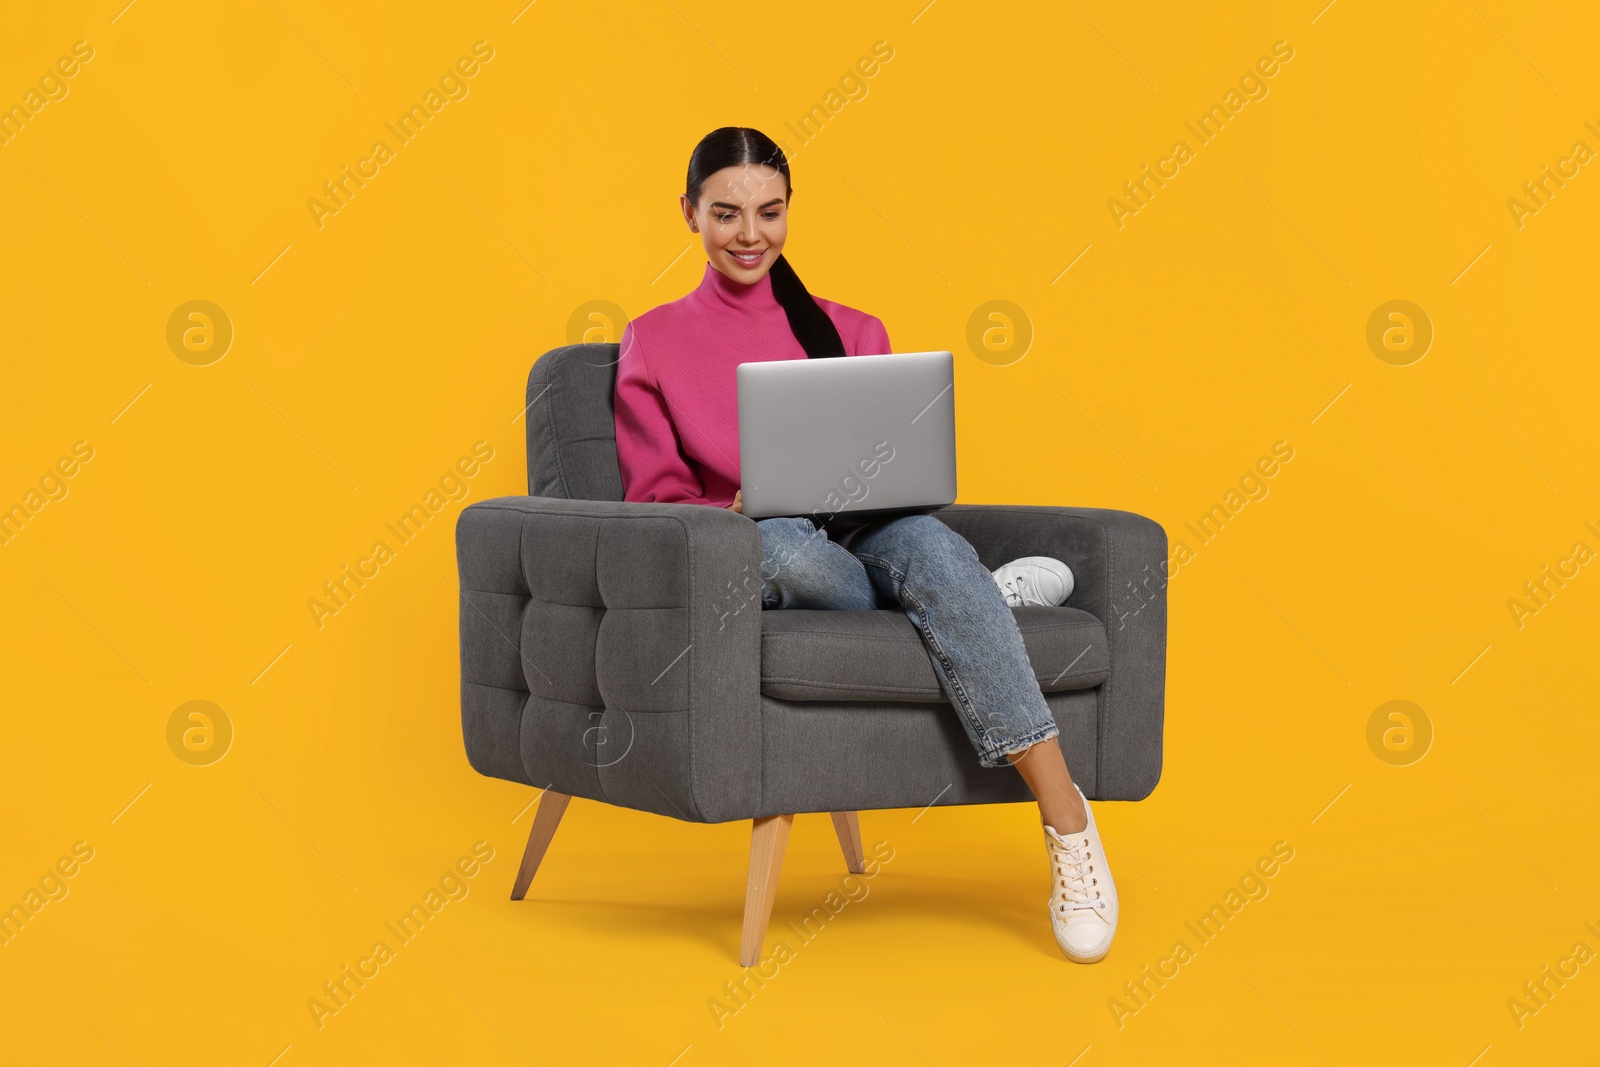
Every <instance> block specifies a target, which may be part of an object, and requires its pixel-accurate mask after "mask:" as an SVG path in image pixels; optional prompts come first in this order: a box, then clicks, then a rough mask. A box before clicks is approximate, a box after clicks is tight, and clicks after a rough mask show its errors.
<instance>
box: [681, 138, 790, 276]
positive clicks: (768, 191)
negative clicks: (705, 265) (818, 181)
mask: <svg viewBox="0 0 1600 1067" xmlns="http://www.w3.org/2000/svg"><path fill="white" fill-rule="evenodd" d="M678 200H679V202H680V204H681V205H682V207H683V217H684V220H685V221H686V222H688V224H689V229H691V230H693V231H694V232H695V233H698V234H699V235H700V240H701V241H702V242H704V244H705V246H706V259H707V260H708V261H709V262H710V263H711V265H712V266H713V267H715V268H716V269H717V270H719V271H721V272H722V273H723V274H726V275H727V276H728V277H730V278H732V279H733V280H734V281H738V282H743V283H744V284H746V285H754V284H755V283H756V282H758V281H760V280H761V279H762V277H763V276H765V274H766V273H767V271H769V270H771V269H772V264H773V262H774V261H775V260H776V259H777V258H778V254H779V253H780V252H782V251H783V242H784V241H785V240H787V239H788V236H789V183H788V182H787V181H785V180H784V177H783V175H782V174H780V173H779V172H778V171H777V169H776V168H774V167H769V166H766V165H765V164H754V163H753V164H747V165H744V166H738V167H724V168H722V169H721V170H719V171H717V172H716V173H715V174H713V175H711V177H709V178H707V179H706V181H705V184H704V185H702V186H701V187H700V203H698V204H691V203H690V202H689V198H688V197H687V196H683V195H681V194H680V195H679V197H678Z"/></svg>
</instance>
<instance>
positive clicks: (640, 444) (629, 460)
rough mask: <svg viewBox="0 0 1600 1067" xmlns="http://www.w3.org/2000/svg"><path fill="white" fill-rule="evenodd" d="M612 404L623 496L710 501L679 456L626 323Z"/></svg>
mask: <svg viewBox="0 0 1600 1067" xmlns="http://www.w3.org/2000/svg"><path fill="white" fill-rule="evenodd" d="M615 407H616V420H617V465H618V466H619V467H620V468H621V471H622V495H623V499H625V500H634V501H650V502H655V503H662V504H708V503H710V501H708V500H707V499H706V496H705V487H704V486H703V485H701V484H700V478H699V476H698V475H696V474H695V472H694V471H693V470H691V469H690V467H689V464H688V462H687V461H686V460H685V459H684V456H683V450H682V448H681V447H680V446H679V444H678V431H677V427H675V426H674V425H673V422H672V416H671V413H670V412H669V411H668V409H667V402H666V398H665V397H663V396H662V394H661V390H660V388H659V387H658V386H657V385H656V383H655V381H654V380H653V379H652V378H651V377H650V371H649V367H648V365H647V364H646V363H645V359H644V346H643V344H642V343H640V341H639V338H638V336H637V335H636V334H635V332H634V329H633V325H632V324H631V323H630V324H629V325H628V326H627V328H625V329H624V330H623V331H622V345H621V356H620V358H619V359H618V361H617V390H616V404H615Z"/></svg>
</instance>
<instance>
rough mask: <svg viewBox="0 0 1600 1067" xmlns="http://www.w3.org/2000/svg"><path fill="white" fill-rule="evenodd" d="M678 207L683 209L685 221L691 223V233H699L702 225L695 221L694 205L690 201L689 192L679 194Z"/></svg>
mask: <svg viewBox="0 0 1600 1067" xmlns="http://www.w3.org/2000/svg"><path fill="white" fill-rule="evenodd" d="M678 207H679V208H680V209H681V210H682V211H683V221H684V222H687V223H688V224H689V232H690V233H699V232H700V227H699V225H698V224H697V223H696V222H695V221H694V205H693V204H691V203H689V196H688V194H687V193H679V194H678Z"/></svg>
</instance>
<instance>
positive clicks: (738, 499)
mask: <svg viewBox="0 0 1600 1067" xmlns="http://www.w3.org/2000/svg"><path fill="white" fill-rule="evenodd" d="M728 510H729V511H732V512H735V513H736V514H739V515H743V514H744V490H743V489H739V490H737V491H735V492H734V494H733V503H731V504H729V505H728Z"/></svg>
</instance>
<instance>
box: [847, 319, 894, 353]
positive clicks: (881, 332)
mask: <svg viewBox="0 0 1600 1067" xmlns="http://www.w3.org/2000/svg"><path fill="white" fill-rule="evenodd" d="M865 318H866V321H865V322H863V323H862V324H861V327H860V329H859V330H858V331H857V334H856V343H855V346H854V350H853V351H852V352H851V353H850V354H851V355H852V356H881V355H883V354H884V353H887V352H893V351H894V349H893V348H891V347H889V331H888V330H886V329H884V326H883V320H882V319H879V318H877V317H876V316H873V315H868V316H866V317H865Z"/></svg>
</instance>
